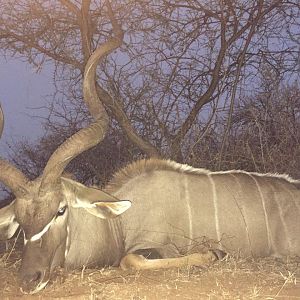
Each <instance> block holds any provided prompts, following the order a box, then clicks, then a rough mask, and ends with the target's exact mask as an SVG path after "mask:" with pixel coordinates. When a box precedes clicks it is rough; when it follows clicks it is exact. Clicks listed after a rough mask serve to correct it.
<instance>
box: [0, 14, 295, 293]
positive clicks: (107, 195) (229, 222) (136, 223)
mask: <svg viewBox="0 0 300 300" xmlns="http://www.w3.org/2000/svg"><path fill="white" fill-rule="evenodd" d="M114 21H115V20H114ZM113 24H114V32H115V37H113V38H111V39H109V40H108V42H106V43H105V44H104V45H102V46H101V47H99V48H98V49H96V51H95V52H94V53H93V54H92V56H91V57H90V59H89V61H88V62H87V65H86V69H85V74H84V83H83V94H84V100H85V102H86V104H87V106H88V108H89V111H90V113H91V115H92V116H93V118H94V122H92V123H91V124H90V125H89V126H88V127H87V128H83V129H81V130H80V131H79V132H77V133H76V134H74V135H73V136H72V137H70V138H69V139H67V140H66V141H65V142H64V143H63V144H62V145H61V146H60V147H59V148H58V149H57V150H56V151H55V152H54V153H53V154H52V156H51V157H50V159H49V161H48V163H47V165H46V167H45V169H44V171H43V174H42V175H41V176H40V177H38V178H37V179H35V180H33V181H30V180H29V179H28V178H27V177H26V176H25V175H24V174H23V173H22V172H21V171H20V170H18V169H17V168H16V167H14V166H13V165H12V164H11V163H9V162H7V161H5V160H3V159H0V180H1V181H2V182H3V183H4V184H5V185H6V186H7V187H9V188H10V189H11V191H12V192H13V193H14V195H15V197H16V198H15V200H14V201H13V202H12V203H11V204H10V205H8V206H6V207H4V208H2V209H1V210H0V239H2V240H6V239H9V238H11V237H12V236H13V235H14V234H15V232H16V230H17V229H18V228H19V227H20V228H21V230H22V231H23V233H24V249H23V255H22V263H21V267H20V271H19V277H20V285H21V288H22V290H23V291H24V292H26V293H36V292H38V291H40V290H41V289H42V288H43V287H45V286H46V285H47V283H48V281H49V280H50V278H51V273H52V271H53V270H54V268H55V267H57V266H61V267H65V268H66V269H75V268H80V267H82V266H90V267H92V266H93V267H94V266H99V267H102V266H108V265H111V266H119V265H121V267H123V268H136V269H143V268H159V267H171V266H181V265H185V264H193V265H202V264H207V263H210V262H212V261H214V260H215V259H216V258H217V257H220V256H221V254H220V253H223V252H225V253H236V252H238V253H239V254H240V255H242V256H249V255H251V256H268V255H275V256H286V255H300V235H299V229H300V190H299V187H300V181H298V180H293V179H291V178H290V177H288V176H286V175H272V174H257V173H247V172H244V171H227V172H210V171H208V170H204V169H195V168H192V167H190V166H187V165H181V164H178V163H175V162H173V161H168V160H159V159H150V160H141V161H138V162H134V163H132V164H130V165H129V166H127V167H125V168H124V169H122V170H120V171H119V172H118V173H117V174H116V175H115V176H114V178H113V179H112V181H111V182H110V183H109V184H108V185H107V186H106V188H105V189H104V190H103V191H101V190H99V189H96V188H91V187H87V186H84V185H82V184H80V183H78V182H76V181H74V180H71V179H68V178H65V177H64V176H63V172H64V169H65V167H66V166H67V164H68V163H69V162H70V161H71V160H72V159H73V158H75V157H76V156H77V155H78V154H80V153H82V152H83V151H85V150H87V149H89V148H91V147H93V146H95V145H97V144H98V143H100V142H101V140H102V139H103V137H104V135H105V132H106V130H107V126H108V116H107V114H106V112H105V109H104V108H103V106H102V104H101V101H100V100H99V99H98V96H97V91H96V85H95V74H96V67H97V64H98V62H99V60H100V59H101V58H102V57H104V56H105V55H107V54H108V53H109V52H110V51H112V50H114V49H116V48H117V47H119V45H120V44H121V42H122V38H123V34H122V31H121V30H120V28H118V26H117V23H116V22H113ZM100 92H101V91H100ZM100 94H101V93H100ZM0 120H2V121H3V118H2V111H1V113H0ZM2 127H3V122H1V124H0V131H1V129H2ZM141 254H143V255H144V256H142V255H141ZM151 258H153V259H151Z"/></svg>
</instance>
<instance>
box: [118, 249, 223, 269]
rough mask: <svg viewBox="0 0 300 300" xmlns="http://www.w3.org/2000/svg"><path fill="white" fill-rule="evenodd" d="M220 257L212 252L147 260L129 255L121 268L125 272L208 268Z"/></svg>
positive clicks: (122, 261)
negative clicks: (186, 267) (189, 267)
mask: <svg viewBox="0 0 300 300" xmlns="http://www.w3.org/2000/svg"><path fill="white" fill-rule="evenodd" d="M217 259H218V257H217V256H216V254H215V253H214V252H212V251H208V252H206V253H193V254H189V255H186V256H182V257H176V258H163V259H147V258H145V257H144V256H142V255H138V254H128V255H126V256H124V257H123V258H122V260H121V263H120V267H121V268H122V269H123V270H129V269H133V270H149V269H166V268H172V267H176V268H179V267H184V266H198V267H202V266H207V265H209V264H211V263H212V262H214V261H216V260H217Z"/></svg>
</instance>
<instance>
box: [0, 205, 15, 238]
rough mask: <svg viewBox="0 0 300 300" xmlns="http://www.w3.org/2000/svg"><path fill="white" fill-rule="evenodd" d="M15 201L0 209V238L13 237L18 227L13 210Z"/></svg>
mask: <svg viewBox="0 0 300 300" xmlns="http://www.w3.org/2000/svg"><path fill="white" fill-rule="evenodd" d="M14 206H15V202H12V203H10V204H9V205H7V206H4V207H2V208H1V209H0V240H1V241H5V240H8V239H10V238H12V237H13V235H14V234H15V232H16V231H17V229H18V227H19V223H18V222H17V221H16V218H15V212H14Z"/></svg>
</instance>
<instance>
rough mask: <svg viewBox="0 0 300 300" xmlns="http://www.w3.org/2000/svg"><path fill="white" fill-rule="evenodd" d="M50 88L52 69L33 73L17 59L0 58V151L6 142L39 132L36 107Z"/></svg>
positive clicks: (32, 70) (44, 100) (39, 113)
mask: <svg viewBox="0 0 300 300" xmlns="http://www.w3.org/2000/svg"><path fill="white" fill-rule="evenodd" d="M52 91H53V85H52V78H51V71H49V70H41V71H40V72H39V73H36V70H35V69H33V67H31V66H28V64H26V63H23V62H21V61H20V60H15V59H9V60H8V61H6V60H5V59H4V58H2V57H1V58H0V103H1V105H2V108H3V111H4V117H5V125H4V130H3V135H2V139H1V141H0V154H1V155H5V152H6V151H7V142H11V141H12V140H18V139H22V138H23V139H31V138H33V139H35V138H36V137H37V136H38V135H40V134H41V132H42V131H41V125H40V120H39V119H38V118H35V117H34V116H39V115H42V114H43V112H44V113H45V111H44V110H42V109H33V108H39V107H41V106H43V105H45V103H46V99H45V98H46V96H47V95H49V94H51V92H52Z"/></svg>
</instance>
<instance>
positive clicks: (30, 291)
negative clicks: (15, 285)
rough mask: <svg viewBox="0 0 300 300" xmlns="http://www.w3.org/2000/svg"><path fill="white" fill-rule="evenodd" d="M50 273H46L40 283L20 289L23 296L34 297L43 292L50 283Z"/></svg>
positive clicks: (28, 284) (31, 283) (33, 283)
mask: <svg viewBox="0 0 300 300" xmlns="http://www.w3.org/2000/svg"><path fill="white" fill-rule="evenodd" d="M49 279H50V274H49V271H46V272H44V274H43V276H42V277H41V279H40V281H39V282H29V283H27V284H26V285H24V286H23V287H21V288H20V290H21V292H22V293H23V294H29V295H33V294H36V293H38V292H39V291H41V290H42V289H43V288H44V287H45V286H46V285H47V284H48V282H49Z"/></svg>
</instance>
